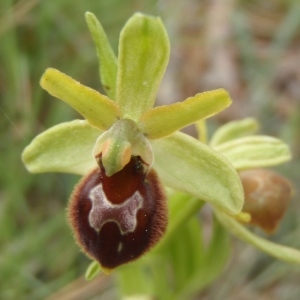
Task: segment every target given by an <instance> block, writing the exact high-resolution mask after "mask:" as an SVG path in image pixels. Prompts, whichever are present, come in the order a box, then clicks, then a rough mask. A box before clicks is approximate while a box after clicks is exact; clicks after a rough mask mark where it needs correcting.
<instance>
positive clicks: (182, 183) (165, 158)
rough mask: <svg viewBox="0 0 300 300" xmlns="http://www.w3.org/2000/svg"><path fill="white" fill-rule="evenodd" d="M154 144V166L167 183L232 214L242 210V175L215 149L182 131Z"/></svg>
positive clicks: (153, 142) (154, 141)
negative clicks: (240, 176)
mask: <svg viewBox="0 0 300 300" xmlns="http://www.w3.org/2000/svg"><path fill="white" fill-rule="evenodd" d="M151 144H152V149H153V152H154V157H155V161H154V169H155V170H156V171H157V172H158V174H159V176H160V178H161V179H162V181H163V182H164V184H165V185H166V186H169V187H171V188H174V189H176V190H179V191H182V192H185V193H188V194H190V195H193V196H195V197H197V198H200V199H201V200H204V201H208V202H211V203H213V204H215V205H217V206H218V207H220V208H222V209H224V210H225V211H227V212H228V213H231V214H236V213H238V212H239V211H240V210H241V208H242V206H243V199H244V192H243V188H242V185H241V181H240V179H239V176H238V174H237V173H236V171H235V169H234V168H233V166H232V165H231V164H230V163H229V162H228V161H227V159H226V158H224V157H223V156H222V155H220V154H219V153H218V152H216V151H215V150H214V149H212V148H210V147H208V146H206V145H205V144H203V143H201V142H199V141H198V140H196V139H194V138H192V137H190V136H188V135H186V134H183V133H181V132H176V133H174V134H172V135H170V136H168V137H166V138H162V139H159V140H153V141H151Z"/></svg>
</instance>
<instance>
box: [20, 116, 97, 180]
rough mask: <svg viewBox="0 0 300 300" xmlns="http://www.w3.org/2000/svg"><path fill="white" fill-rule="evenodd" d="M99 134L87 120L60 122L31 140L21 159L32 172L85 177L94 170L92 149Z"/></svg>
mask: <svg viewBox="0 0 300 300" xmlns="http://www.w3.org/2000/svg"><path fill="white" fill-rule="evenodd" d="M101 133H102V132H101V131H99V130H98V129H96V128H93V127H91V126H90V125H89V124H88V122H87V121H82V120H74V121H71V122H66V123H61V124H59V125H56V126H54V127H51V128H50V129H48V130H46V131H44V132H43V133H41V134H39V135H38V136H37V137H35V139H34V140H33V141H32V142H31V143H30V144H29V145H28V146H27V147H26V148H25V149H24V151H23V153H22V160H23V162H24V164H25V166H26V168H27V169H28V171H29V172H32V173H43V172H63V173H73V174H79V175H85V174H87V173H88V172H89V171H90V170H92V169H94V168H96V167H97V164H96V161H95V159H94V157H93V147H94V144H95V141H96V139H97V138H98V136H99V135H100V134H101Z"/></svg>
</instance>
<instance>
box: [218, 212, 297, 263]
mask: <svg viewBox="0 0 300 300" xmlns="http://www.w3.org/2000/svg"><path fill="white" fill-rule="evenodd" d="M215 213H216V215H217V217H218V219H219V221H220V222H221V223H222V224H223V225H224V226H225V227H226V228H227V230H228V231H229V232H231V233H232V234H233V235H235V236H237V237H238V238H240V239H241V240H242V241H244V242H246V243H249V244H251V245H253V246H255V247H256V248H258V249H260V250H262V251H264V252H266V253H268V254H269V255H272V256H274V257H276V258H278V259H280V260H283V261H286V262H291V263H298V264H299V263H300V251H299V250H297V249H293V248H290V247H286V246H283V245H279V244H276V243H273V242H270V241H268V240H266V239H263V238H261V237H259V236H257V235H255V234H253V233H252V232H250V231H249V230H247V229H246V228H245V227H244V226H242V225H241V224H240V223H239V222H237V221H236V220H235V219H234V218H232V217H230V216H228V215H227V214H225V213H223V212H221V211H219V210H215Z"/></svg>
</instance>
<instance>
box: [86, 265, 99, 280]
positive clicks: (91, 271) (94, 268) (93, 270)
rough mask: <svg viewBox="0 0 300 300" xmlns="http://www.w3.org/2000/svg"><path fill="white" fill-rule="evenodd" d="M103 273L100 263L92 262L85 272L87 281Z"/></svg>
mask: <svg viewBox="0 0 300 300" xmlns="http://www.w3.org/2000/svg"><path fill="white" fill-rule="evenodd" d="M100 273H101V267H100V265H99V263H98V262H96V261H92V262H91V263H90V264H89V266H88V267H87V269H86V271H85V275H84V277H85V279H86V280H93V279H94V278H96V277H97V276H98V275H99V274H100Z"/></svg>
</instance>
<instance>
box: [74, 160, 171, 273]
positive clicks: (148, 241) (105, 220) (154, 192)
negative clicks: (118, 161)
mask: <svg viewBox="0 0 300 300" xmlns="http://www.w3.org/2000/svg"><path fill="white" fill-rule="evenodd" d="M68 216H69V220H70V224H71V227H72V228H73V231H74V236H75V238H76V240H77V243H78V244H79V245H80V246H81V247H82V249H83V251H84V252H85V253H86V254H87V255H88V256H89V257H91V258H92V259H95V260H97V261H98V262H99V263H100V265H101V266H102V267H103V268H104V269H106V270H109V269H113V268H115V267H117V266H119V265H121V264H124V263H127V262H130V261H133V260H135V259H137V258H138V257H140V256H141V255H142V254H144V253H145V252H146V251H148V250H149V249H150V248H151V247H152V246H154V245H155V244H156V243H157V242H158V241H159V239H160V238H161V237H162V236H163V234H164V232H165V230H166V226H167V204H166V196H165V193H164V190H163V187H162V185H161V183H160V181H159V178H158V176H157V174H156V172H155V171H154V170H153V169H151V170H150V171H149V172H147V173H145V172H144V167H143V161H142V160H141V158H140V157H136V156H132V157H131V159H130V161H129V163H128V164H127V165H126V166H125V167H124V168H123V169H122V170H121V171H119V172H117V173H115V174H113V175H112V176H107V175H106V174H105V171H104V167H103V165H102V164H101V163H100V168H99V169H96V170H93V171H92V172H91V173H90V174H88V175H86V176H85V177H84V178H83V179H82V180H81V181H80V182H79V183H78V185H77V186H76V187H75V190H74V192H73V194H72V195H71V199H70V202H69V209H68Z"/></svg>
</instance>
